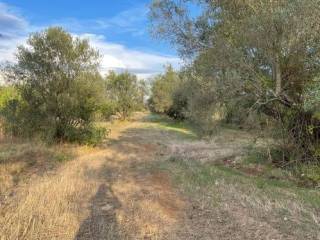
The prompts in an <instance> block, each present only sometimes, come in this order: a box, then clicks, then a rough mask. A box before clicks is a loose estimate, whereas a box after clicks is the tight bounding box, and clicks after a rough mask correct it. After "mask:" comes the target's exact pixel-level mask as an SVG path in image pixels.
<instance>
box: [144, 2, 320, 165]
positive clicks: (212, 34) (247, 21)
mask: <svg viewBox="0 0 320 240" xmlns="http://www.w3.org/2000/svg"><path fill="white" fill-rule="evenodd" d="M195 8H196V9H198V10H199V11H198V13H197V14H194V12H192V11H191V9H193V10H194V9H195ZM150 19H151V26H152V27H151V29H152V31H153V33H154V36H155V37H157V38H158V37H160V38H163V39H165V40H168V41H170V42H171V43H172V44H173V45H174V46H176V47H177V49H178V51H179V53H180V55H181V56H182V57H183V58H184V59H186V61H187V62H188V63H189V64H187V66H186V67H185V68H184V69H182V70H181V71H180V72H179V73H175V74H176V75H177V76H179V78H180V82H181V83H180V84H178V85H177V84H176V81H172V80H170V77H169V76H167V74H164V75H163V76H162V77H158V78H167V79H168V80H167V81H165V80H162V82H166V84H167V85H170V86H166V88H162V89H161V88H160V87H159V86H158V85H159V82H160V81H159V80H158V81H155V83H154V84H153V88H152V96H151V100H152V101H154V99H156V96H157V95H161V93H159V92H161V91H162V94H166V98H161V99H160V102H161V101H162V104H165V105H166V109H170V108H173V109H175V111H177V112H178V113H175V114H174V116H183V117H184V118H187V119H189V120H191V121H193V122H194V123H196V124H197V125H198V126H199V127H200V128H201V129H202V130H203V132H204V133H207V134H210V133H213V132H214V131H213V130H214V127H215V125H216V123H217V122H219V121H224V122H227V123H232V124H235V125H237V126H239V127H248V126H249V127H250V128H253V127H256V128H257V127H258V128H259V129H261V128H265V127H269V128H270V127H272V128H274V129H276V131H275V132H277V136H274V137H275V138H276V139H277V141H278V148H279V150H280V152H281V154H280V155H279V156H281V157H280V158H278V159H276V160H277V161H279V162H278V164H279V165H280V166H291V165H292V164H294V165H296V164H301V163H303V164H306V163H308V164H309V163H312V165H313V166H315V165H319V124H320V121H319V116H318V115H319V113H318V104H319V102H318V85H319V75H320V65H319V56H320V55H319V54H320V49H319V46H320V34H319V32H320V31H319V30H320V21H319V1H317V0H310V1H309V0H308V1H307V0H305V1H250V0H246V1H229V0H221V1H220V0H219V1H176V0H154V1H153V2H152V4H151V7H150ZM190 59H191V60H190ZM171 75H173V73H171ZM166 89H173V91H172V90H171V91H168V90H166ZM151 106H152V108H151V109H152V110H154V111H156V112H164V113H166V114H168V115H170V111H168V110H167V111H157V109H155V108H154V107H153V105H151ZM175 106H179V107H175ZM217 120H219V121H217ZM304 166H305V165H304Z"/></svg>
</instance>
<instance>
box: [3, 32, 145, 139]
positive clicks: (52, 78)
mask: <svg viewBox="0 0 320 240" xmlns="http://www.w3.org/2000/svg"><path fill="white" fill-rule="evenodd" d="M16 56H17V64H14V65H10V66H8V67H7V68H6V69H5V70H6V71H5V73H6V80H7V84H6V85H4V86H3V87H1V89H0V113H1V119H2V129H3V130H4V133H5V134H7V135H10V136H15V137H22V138H40V139H42V140H45V141H46V142H55V141H69V142H79V143H86V144H93V145H95V144H97V143H99V142H100V141H101V140H102V139H103V138H104V137H105V135H106V129H104V128H98V127H97V126H95V121H96V119H97V117H98V116H100V117H101V116H102V117H103V119H107V120H108V119H109V118H110V117H111V116H112V115H114V114H119V115H121V118H122V119H126V118H127V117H129V116H130V114H131V113H132V112H133V111H136V110H139V109H142V108H143V103H144V95H145V87H144V82H143V81H138V80H137V77H136V76H135V75H133V74H130V73H123V74H116V73H114V72H110V73H109V74H108V75H107V77H106V78H105V79H104V78H103V77H102V76H101V74H100V73H99V64H100V54H99V52H98V51H96V50H95V49H94V48H92V47H91V46H90V44H89V42H88V40H86V39H80V38H78V37H73V36H71V34H69V33H67V32H66V31H64V30H63V29H62V28H59V27H54V28H48V29H46V30H44V31H41V32H38V33H34V34H31V35H30V37H29V39H28V41H27V46H20V47H18V51H17V54H16Z"/></svg>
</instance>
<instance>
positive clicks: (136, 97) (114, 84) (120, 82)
mask: <svg viewBox="0 0 320 240" xmlns="http://www.w3.org/2000/svg"><path fill="white" fill-rule="evenodd" d="M106 86H107V89H106V90H107V99H108V100H110V104H111V105H112V108H113V107H114V109H115V112H116V113H118V114H119V115H120V116H121V118H122V119H123V120H124V119H127V118H128V117H130V115H131V114H132V113H133V112H134V111H137V110H141V109H143V107H144V96H145V91H146V90H145V85H144V82H142V81H138V79H137V77H136V76H135V75H133V74H130V73H129V72H125V73H120V74H117V73H115V72H112V71H111V72H110V73H109V74H108V75H107V77H106Z"/></svg>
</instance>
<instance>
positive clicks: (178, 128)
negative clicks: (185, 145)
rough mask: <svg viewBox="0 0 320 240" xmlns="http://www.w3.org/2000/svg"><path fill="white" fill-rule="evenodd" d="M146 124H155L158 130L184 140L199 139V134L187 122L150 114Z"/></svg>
mask: <svg viewBox="0 0 320 240" xmlns="http://www.w3.org/2000/svg"><path fill="white" fill-rule="evenodd" d="M145 121H146V122H150V123H155V124H156V125H157V128H159V129H161V130H165V131H169V132H172V133H175V134H177V136H179V137H181V138H183V139H190V140H192V139H197V138H198V134H197V132H196V130H195V128H194V127H193V125H192V124H190V123H188V122H185V121H176V120H174V119H171V118H169V117H167V116H163V115H158V114H150V115H148V116H147V117H146V118H145Z"/></svg>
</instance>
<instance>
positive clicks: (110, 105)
mask: <svg viewBox="0 0 320 240" xmlns="http://www.w3.org/2000/svg"><path fill="white" fill-rule="evenodd" d="M99 113H100V114H101V116H102V117H103V119H104V120H107V121H108V120H110V117H111V116H112V115H115V114H116V113H117V107H116V104H115V102H112V101H110V100H106V101H105V102H104V103H102V104H101V105H100V107H99Z"/></svg>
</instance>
